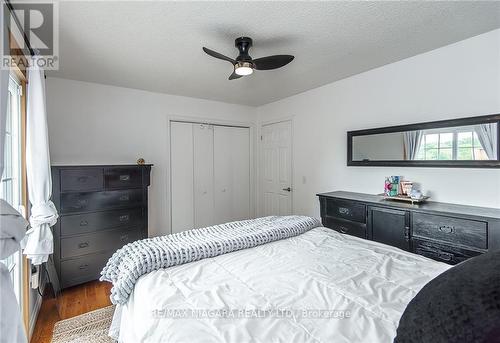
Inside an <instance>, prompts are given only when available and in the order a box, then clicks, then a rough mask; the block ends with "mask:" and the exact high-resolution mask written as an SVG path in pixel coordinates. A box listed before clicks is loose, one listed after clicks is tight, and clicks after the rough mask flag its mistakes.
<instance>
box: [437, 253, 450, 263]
mask: <svg viewBox="0 0 500 343" xmlns="http://www.w3.org/2000/svg"><path fill="white" fill-rule="evenodd" d="M438 258H440V259H441V260H443V261H446V262H449V261H453V254H450V253H447V252H440V253H439V255H438Z"/></svg>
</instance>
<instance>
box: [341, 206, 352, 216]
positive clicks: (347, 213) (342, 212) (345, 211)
mask: <svg viewBox="0 0 500 343" xmlns="http://www.w3.org/2000/svg"><path fill="white" fill-rule="evenodd" d="M339 213H340V214H345V215H349V213H350V211H349V209H348V208H347V207H339Z"/></svg>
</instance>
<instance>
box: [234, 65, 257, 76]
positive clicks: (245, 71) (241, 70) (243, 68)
mask: <svg viewBox="0 0 500 343" xmlns="http://www.w3.org/2000/svg"><path fill="white" fill-rule="evenodd" d="M234 73H235V74H236V75H240V76H246V75H250V74H252V73H253V65H252V63H250V62H238V63H236V64H235V66H234Z"/></svg>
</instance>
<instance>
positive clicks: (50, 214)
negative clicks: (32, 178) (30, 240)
mask: <svg viewBox="0 0 500 343" xmlns="http://www.w3.org/2000/svg"><path fill="white" fill-rule="evenodd" d="M57 218H59V216H58V215H57V210H56V207H55V205H54V203H53V202H52V201H50V200H49V201H47V202H44V203H39V204H35V205H33V206H32V207H31V216H30V224H31V229H30V230H28V233H30V231H32V230H33V228H37V227H39V226H41V225H43V224H49V226H54V225H55V224H56V223H57Z"/></svg>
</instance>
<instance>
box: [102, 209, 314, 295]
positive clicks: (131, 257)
mask: <svg viewBox="0 0 500 343" xmlns="http://www.w3.org/2000/svg"><path fill="white" fill-rule="evenodd" d="M318 226H321V223H320V221H319V220H318V219H316V218H311V217H304V216H285V217H276V216H273V217H263V218H258V219H251V220H243V221H237V222H232V223H226V224H221V225H215V226H210V227H206V228H202V229H194V230H189V231H184V232H180V233H175V234H172V235H166V236H161V237H154V238H147V239H143V240H139V241H136V242H133V243H129V244H127V245H125V246H124V247H123V248H121V249H119V250H118V251H117V252H115V253H114V254H113V256H112V257H111V258H110V259H109V261H108V263H107V264H106V266H105V267H104V269H103V270H102V272H101V275H102V276H101V278H100V280H101V281H109V282H111V283H112V284H113V287H112V289H111V302H112V303H113V304H125V303H126V302H127V299H128V297H129V295H130V293H131V292H132V290H133V289H134V285H135V283H136V282H137V280H138V279H139V278H140V277H141V276H142V275H145V274H148V273H150V272H152V271H154V270H158V269H162V268H168V267H172V266H176V265H180V264H184V263H189V262H193V261H198V260H201V259H204V258H210V257H215V256H218V255H222V254H226V253H229V252H232V251H236V250H241V249H247V248H252V247H255V246H258V245H262V244H266V243H269V242H274V241H277V240H280V239H285V238H289V237H293V236H298V235H300V234H302V233H304V232H306V231H309V230H310V229H312V228H315V227H318Z"/></svg>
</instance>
